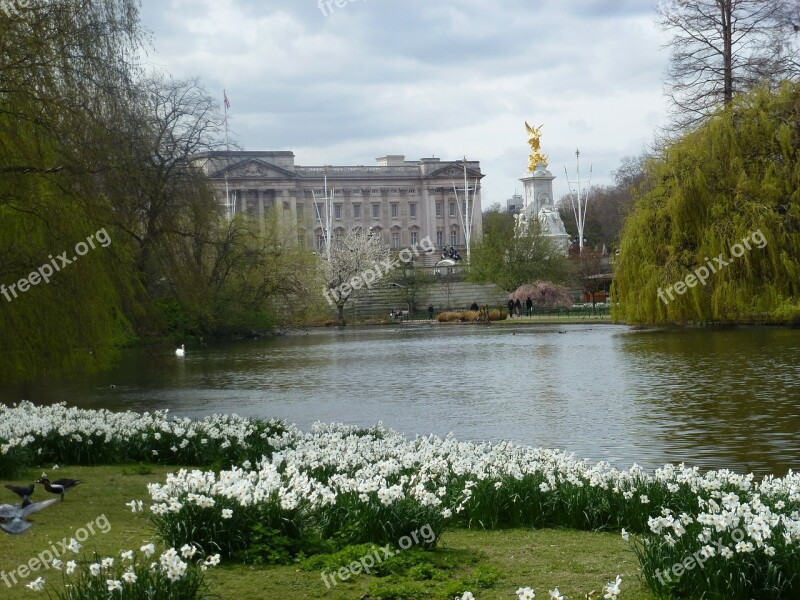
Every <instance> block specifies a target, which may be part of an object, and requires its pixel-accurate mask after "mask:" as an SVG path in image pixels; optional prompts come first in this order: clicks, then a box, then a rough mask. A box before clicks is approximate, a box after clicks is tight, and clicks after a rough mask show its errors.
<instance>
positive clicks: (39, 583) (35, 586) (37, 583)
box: [25, 577, 44, 592]
mask: <svg viewBox="0 0 800 600" xmlns="http://www.w3.org/2000/svg"><path fill="white" fill-rule="evenodd" d="M25 587H27V588H28V589H29V590H33V591H34V592H41V591H42V590H44V578H43V577H37V578H36V579H34V580H33V581H31V582H30V583H29V584H27V585H26V586H25Z"/></svg>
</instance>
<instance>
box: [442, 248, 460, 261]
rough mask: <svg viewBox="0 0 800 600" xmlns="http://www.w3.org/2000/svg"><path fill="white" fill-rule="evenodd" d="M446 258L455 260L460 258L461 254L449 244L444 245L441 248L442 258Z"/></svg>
mask: <svg viewBox="0 0 800 600" xmlns="http://www.w3.org/2000/svg"><path fill="white" fill-rule="evenodd" d="M448 258H449V259H450V260H454V261H456V262H457V261H459V260H461V255H460V254H459V253H458V250H456V249H455V248H454V247H453V246H450V247H449V248H448V247H447V246H445V247H444V248H442V260H445V259H448Z"/></svg>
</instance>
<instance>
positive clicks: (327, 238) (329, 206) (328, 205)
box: [324, 167, 333, 262]
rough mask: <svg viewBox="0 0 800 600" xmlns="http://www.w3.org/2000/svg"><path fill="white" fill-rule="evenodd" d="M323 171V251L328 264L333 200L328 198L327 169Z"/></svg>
mask: <svg viewBox="0 0 800 600" xmlns="http://www.w3.org/2000/svg"><path fill="white" fill-rule="evenodd" d="M324 170H325V251H326V255H327V257H328V262H330V260H331V209H332V208H333V200H332V199H331V198H329V197H328V167H324Z"/></svg>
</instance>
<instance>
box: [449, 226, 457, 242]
mask: <svg viewBox="0 0 800 600" xmlns="http://www.w3.org/2000/svg"><path fill="white" fill-rule="evenodd" d="M450 245H451V246H458V230H456V229H453V231H451V232H450Z"/></svg>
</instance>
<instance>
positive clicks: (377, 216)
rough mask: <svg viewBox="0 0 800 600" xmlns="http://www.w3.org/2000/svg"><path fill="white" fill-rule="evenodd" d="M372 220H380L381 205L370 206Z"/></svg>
mask: <svg viewBox="0 0 800 600" xmlns="http://www.w3.org/2000/svg"><path fill="white" fill-rule="evenodd" d="M372 218H373V219H380V218H381V205H380V204H373V205H372Z"/></svg>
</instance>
